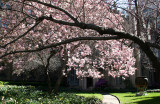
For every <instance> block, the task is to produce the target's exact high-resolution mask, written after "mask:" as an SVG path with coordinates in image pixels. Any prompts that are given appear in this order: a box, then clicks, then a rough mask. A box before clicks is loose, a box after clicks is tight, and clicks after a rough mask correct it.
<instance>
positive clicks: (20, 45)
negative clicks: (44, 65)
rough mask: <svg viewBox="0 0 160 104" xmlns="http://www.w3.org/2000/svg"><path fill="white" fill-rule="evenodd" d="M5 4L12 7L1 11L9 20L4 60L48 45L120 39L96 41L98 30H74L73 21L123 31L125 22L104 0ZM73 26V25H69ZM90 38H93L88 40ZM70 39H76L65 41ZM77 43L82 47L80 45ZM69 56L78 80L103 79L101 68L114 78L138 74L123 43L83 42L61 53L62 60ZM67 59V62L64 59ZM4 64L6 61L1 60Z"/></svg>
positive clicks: (55, 0) (3, 43) (61, 0)
mask: <svg viewBox="0 0 160 104" xmlns="http://www.w3.org/2000/svg"><path fill="white" fill-rule="evenodd" d="M108 2H109V1H108ZM3 4H5V5H9V6H10V7H5V6H4V7H2V9H1V10H2V12H3V14H2V17H4V18H7V21H8V24H7V26H6V27H4V29H3V30H2V33H1V34H2V35H1V40H2V41H1V56H2V57H3V56H5V55H8V54H12V53H18V54H16V55H18V56H24V55H26V54H25V53H20V54H19V52H22V51H24V52H32V51H36V50H42V49H45V48H46V46H48V47H47V48H50V47H52V46H51V45H53V44H57V46H58V45H62V44H65V43H70V42H72V41H77V40H79V38H82V39H81V40H109V39H112V38H113V39H119V38H115V37H111V35H110V34H109V35H106V36H105V37H99V38H97V39H96V37H97V36H99V33H98V32H97V31H93V30H83V29H80V28H77V27H73V26H74V24H73V23H72V22H75V23H79V25H83V24H81V22H84V23H86V24H95V25H98V26H102V27H110V28H115V29H119V30H122V26H121V22H122V21H123V19H122V18H121V16H120V15H119V14H114V13H111V12H110V11H109V10H110V8H109V7H108V6H107V4H106V3H105V2H104V1H101V0H97V1H93V0H90V1H87V0H76V1H75V0H66V1H64V0H59V1H58V0H40V1H37V0H33V1H32V0H26V1H23V0H16V1H8V2H3ZM17 5H18V6H17ZM61 23H62V24H61ZM72 24H73V26H68V25H72ZM83 37H84V39H83ZM87 37H88V38H90V39H86V38H87ZM108 37H111V38H108ZM93 38H95V39H93ZM67 39H72V40H71V41H68V42H67V41H66V42H64V41H65V40H67ZM74 39H75V40H74ZM76 39H77V40H76ZM58 43H59V44H58ZM76 44H80V45H79V46H77V45H76ZM75 45H76V46H77V47H76V48H74V50H73V48H72V47H75ZM93 46H94V48H93ZM63 47H64V46H63ZM94 49H96V51H97V53H98V54H97V57H95V58H94V59H93V58H91V57H90V56H91V55H92V53H95V52H94V51H95V50H94ZM66 54H67V55H68V56H67V60H68V61H67V62H66V63H67V65H68V66H69V69H68V71H69V70H70V68H71V67H74V69H75V70H76V71H77V72H76V73H77V75H78V77H80V76H81V77H86V76H91V77H98V78H99V77H101V76H103V75H102V73H100V72H98V70H97V69H98V68H102V69H104V70H108V71H109V75H112V76H117V75H118V76H120V75H123V76H128V75H129V74H133V73H134V71H135V68H134V62H135V60H134V58H133V56H132V49H130V48H127V46H124V45H122V40H119V41H95V42H94V43H93V44H92V45H89V43H88V42H83V41H82V42H79V43H72V44H67V45H66V48H63V49H62V50H61V56H62V58H63V55H66ZM87 56H88V57H87ZM33 57H34V55H33V54H32V55H30V57H28V60H32V58H33ZM4 58H6V59H7V60H8V61H11V60H13V59H14V58H15V57H14V55H8V56H6V57H4ZM22 58H23V57H19V60H22ZM64 60H66V59H65V58H64ZM1 61H3V60H2V59H1ZM25 61H26V59H25ZM16 62H17V63H15V64H17V68H20V65H23V64H22V63H20V62H23V61H16ZM91 63H92V64H91ZM83 69H86V70H83Z"/></svg>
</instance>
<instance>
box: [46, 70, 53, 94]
mask: <svg viewBox="0 0 160 104" xmlns="http://www.w3.org/2000/svg"><path fill="white" fill-rule="evenodd" d="M45 73H46V76H47V84H48V93H49V94H51V92H52V88H51V80H50V76H49V73H48V68H45Z"/></svg>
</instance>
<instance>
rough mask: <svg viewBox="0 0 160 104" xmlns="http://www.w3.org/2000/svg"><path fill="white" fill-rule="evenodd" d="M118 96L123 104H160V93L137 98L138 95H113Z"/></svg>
mask: <svg viewBox="0 0 160 104" xmlns="http://www.w3.org/2000/svg"><path fill="white" fill-rule="evenodd" d="M111 94H113V95H115V96H117V97H118V98H119V99H120V101H121V104H160V93H159V92H154V93H148V95H145V96H136V93H132V92H126V93H111Z"/></svg>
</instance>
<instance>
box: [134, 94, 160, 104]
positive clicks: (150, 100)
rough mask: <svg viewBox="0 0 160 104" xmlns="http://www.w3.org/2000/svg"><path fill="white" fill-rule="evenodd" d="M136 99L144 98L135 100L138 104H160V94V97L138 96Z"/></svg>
mask: <svg viewBox="0 0 160 104" xmlns="http://www.w3.org/2000/svg"><path fill="white" fill-rule="evenodd" d="M136 99H143V100H141V101H136V102H133V103H136V104H160V96H158V97H145V98H136ZM136 99H135V100H136Z"/></svg>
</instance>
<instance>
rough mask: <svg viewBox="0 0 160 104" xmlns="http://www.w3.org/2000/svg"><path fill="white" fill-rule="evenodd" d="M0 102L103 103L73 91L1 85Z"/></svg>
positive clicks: (9, 103) (34, 103) (28, 103)
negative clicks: (52, 91)
mask: <svg viewBox="0 0 160 104" xmlns="http://www.w3.org/2000/svg"><path fill="white" fill-rule="evenodd" d="M0 103H6V104H41V103H42V104H101V103H102V102H101V100H99V99H97V98H85V97H82V96H77V95H75V94H73V93H65V92H63V93H60V94H59V95H54V94H53V93H52V94H51V95H49V94H48V93H47V92H44V91H41V90H37V89H36V88H35V87H32V86H16V85H14V86H10V85H9V86H8V85H5V86H1V87H0Z"/></svg>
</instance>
